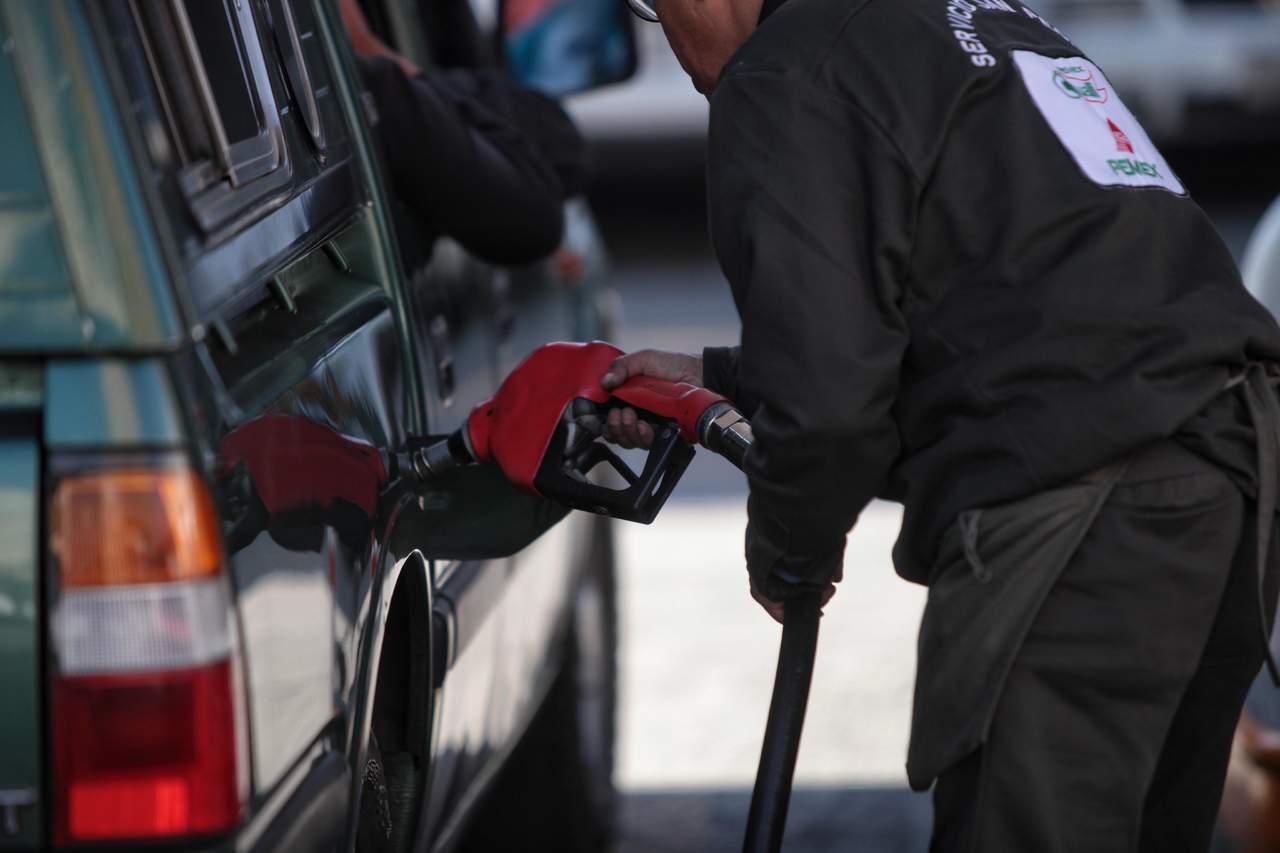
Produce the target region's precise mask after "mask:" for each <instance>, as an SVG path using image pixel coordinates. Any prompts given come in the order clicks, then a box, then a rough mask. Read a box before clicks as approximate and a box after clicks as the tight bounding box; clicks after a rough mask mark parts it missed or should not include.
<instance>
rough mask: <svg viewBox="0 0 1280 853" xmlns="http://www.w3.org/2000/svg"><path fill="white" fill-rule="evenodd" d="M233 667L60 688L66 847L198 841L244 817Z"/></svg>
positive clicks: (58, 761)
mask: <svg viewBox="0 0 1280 853" xmlns="http://www.w3.org/2000/svg"><path fill="white" fill-rule="evenodd" d="M231 684H232V681H231V664H230V663H229V662H225V661H224V662H222V663H218V664H214V665H213V666H208V667H203V668H201V669H194V670H188V671H184V672H158V673H149V674H137V675H133V674H131V675H101V676H85V677H80V678H63V679H59V680H58V681H57V682H56V683H55V687H54V690H55V694H54V709H55V712H54V743H55V750H56V754H55V756H54V761H55V772H56V774H57V778H58V779H60V780H63V781H64V784H62V785H59V786H58V797H59V800H60V802H58V804H57V807H56V810H55V814H56V815H57V820H58V827H57V830H58V831H57V833H56V835H57V839H58V840H59V841H61V842H67V841H88V840H111V839H141V838H154V837H157V836H175V835H202V834H207V833H215V832H220V831H223V830H226V829H229V828H231V827H233V826H234V825H235V824H236V823H237V822H238V821H239V819H240V791H239V783H238V776H237V772H236V761H235V756H236V741H235V728H236V727H235V707H234V704H233V703H234V697H233V692H232V690H231Z"/></svg>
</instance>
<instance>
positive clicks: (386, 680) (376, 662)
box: [344, 497, 435, 850]
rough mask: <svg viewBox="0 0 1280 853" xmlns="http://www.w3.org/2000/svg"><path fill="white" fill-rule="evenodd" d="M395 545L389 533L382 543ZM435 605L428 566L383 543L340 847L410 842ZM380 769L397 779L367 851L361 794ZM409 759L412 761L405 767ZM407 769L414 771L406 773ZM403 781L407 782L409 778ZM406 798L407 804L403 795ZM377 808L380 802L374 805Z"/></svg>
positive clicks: (421, 783)
mask: <svg viewBox="0 0 1280 853" xmlns="http://www.w3.org/2000/svg"><path fill="white" fill-rule="evenodd" d="M411 502H412V500H411V497H406V498H403V499H402V500H401V501H400V502H399V504H398V505H397V507H396V509H395V511H394V512H393V514H392V518H391V521H390V523H389V524H388V533H391V534H393V533H394V527H395V521H396V517H397V516H398V515H399V512H400V510H401V509H403V508H405V506H406V505H407V504H409V503H411ZM391 541H394V536H393V535H389V536H388V537H387V540H386V542H391ZM432 601H433V591H432V582H431V573H430V563H429V562H428V560H427V559H426V558H425V557H424V556H423V554H422V553H421V552H420V551H417V550H413V551H410V552H408V554H407V555H406V556H403V557H400V556H399V555H397V554H395V553H394V552H392V550H391V549H390V548H388V547H387V545H386V544H384V545H383V546H382V548H381V549H380V550H379V554H378V558H377V564H376V566H375V570H374V572H373V584H372V588H371V591H370V597H369V607H370V615H369V618H368V623H367V625H366V626H365V629H364V631H363V632H362V633H363V639H362V641H361V652H360V663H359V675H358V680H357V691H356V693H357V698H356V701H355V710H354V713H353V715H352V726H351V736H350V740H349V743H350V749H349V761H350V766H351V786H352V787H351V797H350V803H351V813H350V817H349V820H348V833H347V843H346V844H345V845H344V849H347V850H351V849H356V848H357V842H358V840H361V841H362V843H360V844H359V849H362V850H363V849H365V848H369V849H375V850H401V849H405V848H406V845H407V844H408V843H410V842H411V841H412V835H413V833H414V831H415V830H416V828H417V826H416V824H417V813H418V810H419V802H418V801H420V799H421V792H422V790H423V789H424V788H425V783H426V777H427V770H428V767H429V757H430V756H429V752H430V742H431V741H430V738H431V732H432V717H433V714H434V712H435V708H434V692H435V691H434V689H433V682H432V677H433V672H432V645H433V640H432V631H431V629H432V621H431V620H432ZM371 757H372V758H373V759H374V760H375V761H377V762H378V764H379V768H378V769H379V772H381V773H383V774H384V776H383V778H382V780H381V781H383V782H386V781H387V780H388V779H389V778H390V777H387V776H385V771H386V770H387V769H388V767H391V769H393V770H394V772H395V774H397V776H396V778H397V779H398V780H399V781H397V782H396V790H395V791H393V792H392V794H394V795H395V797H394V798H393V799H394V802H393V803H389V804H388V805H394V806H395V814H394V815H393V817H394V818H398V822H397V823H396V825H395V826H394V830H395V831H394V832H393V833H392V834H391V837H390V838H386V839H383V840H384V841H386V842H387V843H386V844H382V843H379V844H378V846H376V847H370V843H369V836H368V834H367V833H362V832H361V822H362V818H363V819H364V822H366V823H367V822H368V818H369V815H370V814H371V811H370V808H369V804H368V803H364V802H363V800H364V794H365V792H367V791H368V790H369V784H368V780H367V779H366V776H367V771H368V770H369V767H368V765H369V762H370V758H371ZM406 759H410V760H411V761H409V762H406ZM406 767H408V769H409V770H411V771H412V772H411V773H408V774H407V775H406ZM408 776H412V777H413V778H412V779H410V778H408ZM404 795H407V797H408V800H407V801H406V799H405V796H404ZM377 808H378V809H381V808H382V804H377Z"/></svg>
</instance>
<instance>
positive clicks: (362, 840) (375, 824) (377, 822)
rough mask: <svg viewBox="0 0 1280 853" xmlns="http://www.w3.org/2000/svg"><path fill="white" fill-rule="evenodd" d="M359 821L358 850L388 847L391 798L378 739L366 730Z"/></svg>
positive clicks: (379, 851)
mask: <svg viewBox="0 0 1280 853" xmlns="http://www.w3.org/2000/svg"><path fill="white" fill-rule="evenodd" d="M361 783H362V784H361V792H360V824H359V828H358V831H357V833H356V850H357V851H359V853H383V851H389V850H391V849H392V848H391V798H390V796H389V795H388V793H387V779H386V772H385V768H384V767H383V764H382V753H381V751H380V750H379V749H378V739H377V738H376V737H375V736H374V735H373V733H372V732H370V734H369V750H368V754H367V755H366V756H365V759H364V773H363V775H362V778H361Z"/></svg>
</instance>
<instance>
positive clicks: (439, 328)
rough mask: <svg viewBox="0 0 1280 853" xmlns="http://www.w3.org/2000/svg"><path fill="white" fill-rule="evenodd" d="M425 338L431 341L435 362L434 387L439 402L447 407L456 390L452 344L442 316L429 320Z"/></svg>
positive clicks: (447, 322)
mask: <svg viewBox="0 0 1280 853" xmlns="http://www.w3.org/2000/svg"><path fill="white" fill-rule="evenodd" d="M427 336H428V337H429V338H430V341H431V355H432V358H433V359H434V360H435V368H436V385H437V387H438V390H439V393H440V401H441V402H442V403H443V404H444V405H446V406H448V405H449V404H450V403H452V402H453V392H454V390H455V389H456V379H455V375H454V362H453V342H452V341H451V340H450V339H449V321H448V320H446V319H445V316H444V315H443V314H437V315H436V316H434V317H432V318H431V322H430V323H429V324H428V325H427Z"/></svg>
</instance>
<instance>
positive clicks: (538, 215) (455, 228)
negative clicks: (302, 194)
mask: <svg viewBox="0 0 1280 853" xmlns="http://www.w3.org/2000/svg"><path fill="white" fill-rule="evenodd" d="M356 64H357V67H358V68H359V70H360V76H361V79H362V82H363V83H364V85H365V86H366V88H368V90H369V92H370V93H371V94H372V95H373V99H374V103H375V105H376V106H377V111H378V124H377V128H376V136H377V140H378V143H379V147H380V148H381V150H382V154H383V157H384V160H385V162H386V164H387V171H388V173H389V178H390V182H391V185H392V189H393V191H394V192H395V194H396V195H397V196H398V197H399V198H400V199H401V200H402V201H403V202H404V203H405V205H406V206H407V207H408V208H409V209H410V210H412V211H413V213H414V214H415V215H416V216H418V217H419V218H420V219H421V220H422V222H423V223H424V224H426V225H427V226H428V227H429V228H431V229H432V230H433V231H434V232H435V233H437V234H444V235H447V236H449V237H452V238H453V239H455V240H457V241H458V242H459V243H461V244H462V245H463V246H464V247H465V248H466V249H467V250H468V251H470V252H472V253H474V254H475V255H477V256H479V257H481V258H483V259H484V260H487V261H491V262H493V263H499V264H522V263H529V262H531V261H535V260H537V259H539V258H542V257H545V256H547V255H549V254H551V253H552V252H554V251H555V249H556V247H557V246H559V244H560V237H561V233H562V231H563V230H564V209H563V208H564V198H565V187H564V185H563V183H562V182H561V179H560V175H559V174H558V173H557V170H556V167H555V164H554V163H553V162H552V161H551V160H550V159H549V158H548V157H547V156H546V154H545V153H544V152H543V151H542V150H541V149H540V148H539V145H538V140H537V137H536V135H535V134H533V133H529V132H527V131H526V130H525V129H524V128H523V127H521V126H520V125H519V124H518V122H517V121H516V119H515V109H514V108H513V107H512V100H513V97H511V96H508V95H506V94H504V93H502V92H501V91H500V89H499V88H498V87H497V85H496V84H495V83H494V82H493V80H492V79H491V78H488V77H485V78H480V77H478V76H477V75H475V74H467V73H465V72H432V73H430V74H419V75H417V76H409V75H407V74H405V72H404V71H403V69H401V68H400V66H399V65H398V64H396V63H395V62H393V61H391V60H388V59H367V58H357V60H356ZM521 97H526V95H521ZM527 97H529V98H537V97H540V96H536V95H534V94H533V93H528V95H527ZM545 107H546V109H545V110H544V112H545V113H546V114H548V115H550V116H551V117H552V118H553V119H555V118H556V117H560V118H563V124H565V125H568V131H566V132H567V133H571V134H576V131H575V130H573V129H572V124H571V123H570V122H569V119H568V117H567V116H564V113H563V111H561V110H560V108H559V107H558V106H556V105H555V104H553V103H551V102H547V104H545Z"/></svg>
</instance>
